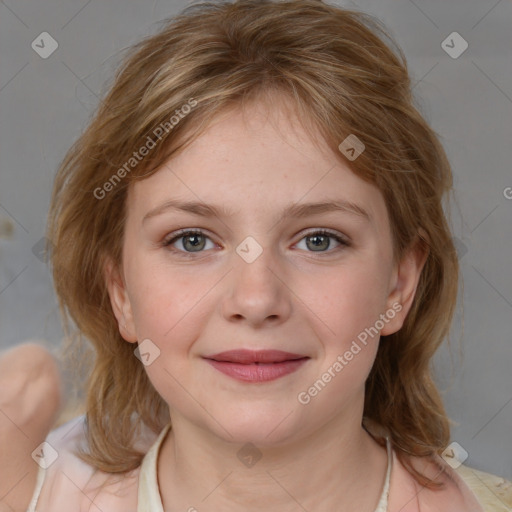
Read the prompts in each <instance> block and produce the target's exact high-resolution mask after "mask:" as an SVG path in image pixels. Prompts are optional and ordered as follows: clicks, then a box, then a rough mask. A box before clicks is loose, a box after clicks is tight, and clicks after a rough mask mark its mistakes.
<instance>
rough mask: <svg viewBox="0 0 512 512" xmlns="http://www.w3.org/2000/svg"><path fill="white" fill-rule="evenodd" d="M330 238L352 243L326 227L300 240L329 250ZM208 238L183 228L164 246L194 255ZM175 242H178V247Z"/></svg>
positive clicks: (316, 249)
mask: <svg viewBox="0 0 512 512" xmlns="http://www.w3.org/2000/svg"><path fill="white" fill-rule="evenodd" d="M330 239H334V240H335V241H336V242H337V243H338V244H339V245H341V246H345V247H348V246H350V243H349V241H348V240H347V239H346V238H344V237H343V236H341V235H340V234H338V233H336V232H331V231H328V230H326V229H320V230H316V231H310V232H309V233H307V234H306V235H305V236H304V237H303V238H302V239H301V240H300V242H302V240H306V248H307V250H308V252H327V249H329V248H330V247H331V241H330ZM206 240H210V241H211V239H210V238H209V237H208V236H206V234H205V233H204V231H202V230H200V229H188V230H187V229H183V230H181V231H179V232H178V233H177V234H176V233H174V234H173V235H171V237H170V238H166V239H164V241H163V242H162V245H163V246H164V247H169V248H171V247H172V250H173V251H175V252H178V253H182V255H183V256H192V255H193V253H199V252H203V250H204V249H205V246H206ZM300 242H299V243H300ZM175 244H177V247H176V246H175ZM212 245H213V247H210V248H214V246H215V244H213V242H212ZM180 246H181V247H180ZM339 248H340V247H338V249H339ZM335 249H336V248H335ZM328 252H333V251H328Z"/></svg>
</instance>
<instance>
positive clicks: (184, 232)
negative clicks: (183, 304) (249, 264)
mask: <svg viewBox="0 0 512 512" xmlns="http://www.w3.org/2000/svg"><path fill="white" fill-rule="evenodd" d="M191 235H202V236H205V237H206V238H208V239H210V240H211V238H210V237H209V236H207V235H206V233H205V232H204V231H202V230H200V229H183V230H181V231H178V232H177V233H173V234H172V235H171V238H169V237H167V238H165V239H164V240H163V242H162V246H163V247H167V248H168V249H170V250H172V251H173V252H177V253H179V254H180V255H182V256H183V257H185V258H191V257H194V254H196V253H194V252H187V251H182V250H179V249H175V248H174V247H171V246H172V244H173V243H174V242H176V241H177V240H179V239H180V238H185V237H186V236H191ZM314 235H317V236H328V237H330V238H334V239H335V240H336V241H337V242H338V243H340V244H341V247H337V248H335V249H333V250H331V251H318V254H330V253H332V252H335V251H336V250H337V249H343V248H345V247H350V245H351V244H350V243H349V241H348V240H347V239H346V238H344V237H342V236H341V235H339V234H338V233H336V232H333V231H329V230H327V229H319V230H316V231H310V232H308V233H305V234H304V236H303V237H302V238H301V239H300V240H303V239H304V238H308V237H311V236H314ZM300 240H299V242H300ZM201 252H204V251H197V253H201ZM308 252H311V253H315V252H316V251H308Z"/></svg>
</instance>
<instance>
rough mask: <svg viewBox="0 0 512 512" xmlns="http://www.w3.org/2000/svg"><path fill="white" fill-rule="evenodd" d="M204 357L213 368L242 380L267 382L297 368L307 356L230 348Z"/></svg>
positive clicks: (276, 351) (274, 351)
mask: <svg viewBox="0 0 512 512" xmlns="http://www.w3.org/2000/svg"><path fill="white" fill-rule="evenodd" d="M204 359H205V360H206V361H207V362H208V363H209V364H210V365H211V366H213V367H214V368H215V369H217V370H219V371H220V372H222V373H223V374H225V375H227V376H229V377H232V378H234V379H236V380H241V381H244V382H267V381H271V380H275V379H278V378H280V377H284V376H285V375H289V374H290V373H293V372H295V371H296V370H298V369H299V368H300V367H301V366H302V365H303V364H304V363H305V362H306V361H307V360H308V359H310V357H309V356H305V355H301V354H293V353H291V352H283V351H281V350H261V351H252V350H245V349H241V350H230V351H227V352H221V353H219V354H214V355H212V356H208V357H204Z"/></svg>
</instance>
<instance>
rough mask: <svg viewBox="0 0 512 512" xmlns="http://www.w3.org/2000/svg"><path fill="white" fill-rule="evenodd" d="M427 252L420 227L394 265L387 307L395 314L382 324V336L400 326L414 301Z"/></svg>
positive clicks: (423, 233) (393, 331)
mask: <svg viewBox="0 0 512 512" xmlns="http://www.w3.org/2000/svg"><path fill="white" fill-rule="evenodd" d="M429 252H430V251H429V248H428V242H427V236H426V233H425V231H424V230H423V229H421V228H420V229H419V231H418V237H417V238H416V240H415V241H414V243H413V244H411V247H410V248H409V249H408V250H407V251H406V252H405V254H404V256H403V257H402V260H401V261H400V263H399V265H398V267H395V270H394V275H393V283H392V289H391V291H390V293H389V296H388V300H387V308H388V310H394V311H395V312H396V315H393V318H392V320H390V321H389V322H388V323H387V324H386V325H385V326H384V328H383V329H382V331H381V335H382V336H388V335H389V334H393V333H395V332H397V331H399V330H400V329H401V328H402V326H403V324H404V322H405V319H406V317H407V314H408V313H409V310H410V309H411V306H412V303H413V301H414V297H415V295H416V290H417V288H418V283H419V280H420V276H421V272H422V270H423V267H424V265H425V263H426V261H427V258H428V254H429ZM398 305H400V307H399V306H398Z"/></svg>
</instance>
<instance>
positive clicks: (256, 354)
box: [205, 349, 308, 364]
mask: <svg viewBox="0 0 512 512" xmlns="http://www.w3.org/2000/svg"><path fill="white" fill-rule="evenodd" d="M305 357H308V356H305V355H303V354H294V353H292V352H283V351H282V350H247V349H237V350H227V351H225V352H219V353H218V354H214V355H212V356H205V358H206V359H214V360H215V361H226V362H230V363H242V364H251V363H281V362H282V361H290V360H293V359H303V358H305Z"/></svg>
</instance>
